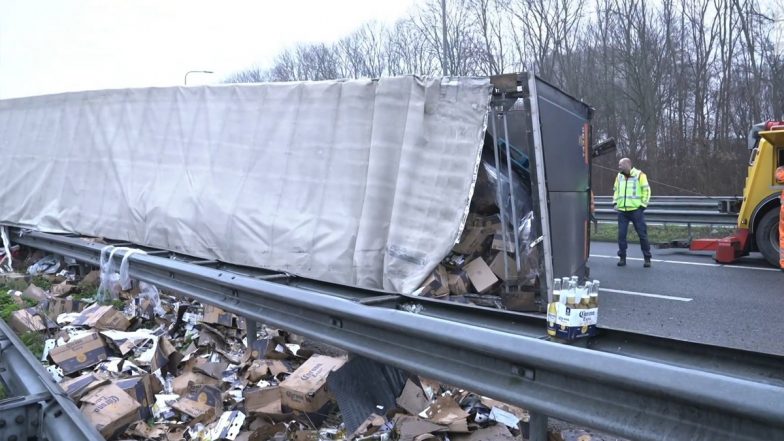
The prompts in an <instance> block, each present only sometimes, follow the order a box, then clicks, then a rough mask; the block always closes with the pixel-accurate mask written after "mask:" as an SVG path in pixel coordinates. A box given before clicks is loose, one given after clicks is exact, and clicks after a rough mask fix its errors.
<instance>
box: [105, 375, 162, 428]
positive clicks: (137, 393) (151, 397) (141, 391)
mask: <svg viewBox="0 0 784 441" xmlns="http://www.w3.org/2000/svg"><path fill="white" fill-rule="evenodd" d="M151 377H152V376H151V375H142V376H138V377H131V378H125V379H121V380H116V381H114V384H115V385H116V386H117V387H119V388H120V389H122V390H124V391H125V393H127V394H128V395H130V396H131V397H133V398H134V399H135V400H136V401H137V402H138V403H139V404H140V405H141V408H140V410H139V413H140V415H141V417H142V419H144V420H146V419H148V418H152V410H151V408H152V405H153V404H155V391H154V390H153V385H152V381H151Z"/></svg>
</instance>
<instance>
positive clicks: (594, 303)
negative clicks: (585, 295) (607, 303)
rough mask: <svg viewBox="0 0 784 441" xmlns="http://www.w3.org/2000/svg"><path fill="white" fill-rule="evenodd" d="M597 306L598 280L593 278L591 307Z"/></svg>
mask: <svg viewBox="0 0 784 441" xmlns="http://www.w3.org/2000/svg"><path fill="white" fill-rule="evenodd" d="M598 307H599V281H598V280H594V281H593V284H592V285H591V308H598Z"/></svg>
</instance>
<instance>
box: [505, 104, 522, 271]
mask: <svg viewBox="0 0 784 441" xmlns="http://www.w3.org/2000/svg"><path fill="white" fill-rule="evenodd" d="M504 140H505V141H506V173H507V176H508V177H509V202H511V205H512V233H513V234H514V251H515V265H516V268H517V274H520V269H521V266H520V232H519V231H518V230H519V227H518V225H517V223H518V222H519V221H520V219H519V218H518V217H517V204H515V198H514V185H513V181H512V152H511V150H512V149H511V147H510V143H509V124H508V123H507V119H506V112H504Z"/></svg>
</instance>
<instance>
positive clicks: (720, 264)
mask: <svg viewBox="0 0 784 441" xmlns="http://www.w3.org/2000/svg"><path fill="white" fill-rule="evenodd" d="M591 257H597V258H601V259H617V258H618V256H607V255H604V254H591ZM626 260H643V259H642V258H641V257H627V258H626ZM651 262H660V263H675V264H679V265H695V266H713V267H724V268H740V269H750V270H757V271H781V270H780V269H776V268H762V267H756V266H742V265H725V264H722V263H704V262H687V261H685V260H665V259H651Z"/></svg>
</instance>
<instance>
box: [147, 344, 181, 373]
mask: <svg viewBox="0 0 784 441" xmlns="http://www.w3.org/2000/svg"><path fill="white" fill-rule="evenodd" d="M182 357H183V355H182V354H181V353H179V352H178V351H177V349H176V348H175V347H174V345H172V344H171V341H169V339H168V338H166V337H164V336H160V337H158V343H157V345H156V346H155V354H154V355H153V357H152V361H151V363H150V370H151V372H155V371H157V370H158V369H162V370H163V371H164V373H166V372H171V373H172V374H174V373H176V372H177V364H178V363H179V362H180V361H181V360H182Z"/></svg>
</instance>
